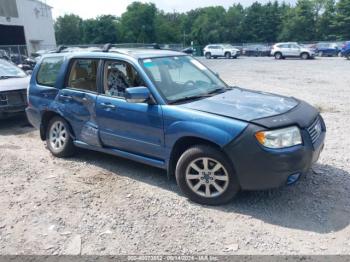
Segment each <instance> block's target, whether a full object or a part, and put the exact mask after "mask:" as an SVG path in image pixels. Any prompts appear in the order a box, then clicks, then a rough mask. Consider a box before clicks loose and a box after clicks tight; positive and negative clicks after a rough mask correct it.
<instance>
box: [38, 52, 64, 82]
mask: <svg viewBox="0 0 350 262" xmlns="http://www.w3.org/2000/svg"><path fill="white" fill-rule="evenodd" d="M62 63H63V57H61V56H60V57H48V58H44V59H43V61H42V62H41V65H40V69H39V72H38V76H37V82H38V84H40V85H44V86H52V87H53V86H55V83H56V79H57V76H58V73H59V71H60V69H61V65H62Z"/></svg>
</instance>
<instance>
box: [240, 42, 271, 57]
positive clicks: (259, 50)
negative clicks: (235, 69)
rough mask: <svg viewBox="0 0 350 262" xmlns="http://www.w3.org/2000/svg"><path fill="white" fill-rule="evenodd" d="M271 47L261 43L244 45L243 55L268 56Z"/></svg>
mask: <svg viewBox="0 0 350 262" xmlns="http://www.w3.org/2000/svg"><path fill="white" fill-rule="evenodd" d="M270 53H271V47H270V46H268V45H262V44H254V45H253V44H252V45H245V46H244V47H243V55H245V56H270Z"/></svg>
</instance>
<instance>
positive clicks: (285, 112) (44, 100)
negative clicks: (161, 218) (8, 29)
mask: <svg viewBox="0 0 350 262" xmlns="http://www.w3.org/2000/svg"><path fill="white" fill-rule="evenodd" d="M103 51H104V52H87V53H64V54H50V55H46V56H45V57H43V59H42V60H41V61H40V62H39V65H38V66H37V67H35V69H34V71H33V74H32V78H31V81H30V87H29V97H28V101H29V103H28V108H27V109H26V112H27V116H28V119H29V121H30V123H31V124H32V125H33V126H35V127H37V128H38V129H39V130H40V137H41V139H42V140H46V143H47V147H48V149H49V150H50V151H51V153H52V154H53V155H54V156H57V157H68V156H71V155H72V154H74V151H75V148H76V147H79V148H85V149H91V150H96V151H100V152H104V153H108V154H112V155H115V156H119V157H124V158H128V159H131V160H135V161H139V162H142V163H144V164H147V165H151V166H155V167H158V168H162V169H165V170H167V173H168V175H169V177H171V176H175V177H176V180H177V183H178V185H179V187H180V189H181V190H182V192H183V193H184V194H185V195H186V196H187V197H188V198H190V199H191V200H193V201H195V202H198V203H202V204H209V205H218V204H222V203H225V202H228V201H230V200H231V199H232V198H233V197H234V196H235V195H236V194H237V193H238V192H239V191H240V190H262V189H268V188H274V187H279V186H282V185H287V184H288V185H290V184H293V183H295V182H296V181H297V180H298V179H299V178H300V176H301V175H303V174H305V173H306V172H307V170H308V169H309V168H310V167H311V166H312V164H313V163H315V162H316V161H317V160H318V157H319V155H320V153H321V151H322V149H323V145H324V140H325V135H326V127H325V123H324V121H323V119H322V117H321V115H320V113H319V112H318V110H317V109H316V108H314V107H312V106H311V105H309V104H308V103H306V102H304V101H301V100H298V99H296V98H292V97H284V96H280V95H275V94H269V93H263V92H257V91H252V90H247V89H242V88H238V87H229V86H227V85H226V84H225V83H224V82H223V81H222V80H221V79H220V78H218V77H217V76H216V75H215V74H214V73H213V72H212V71H211V70H210V69H208V68H207V67H206V66H204V65H203V64H201V63H200V62H199V61H198V60H196V59H195V58H193V57H192V56H189V55H186V54H184V53H180V52H174V51H164V50H150V49H148V50H146V49H140V50H133V49H113V48H112V49H110V48H105V49H104V50H103Z"/></svg>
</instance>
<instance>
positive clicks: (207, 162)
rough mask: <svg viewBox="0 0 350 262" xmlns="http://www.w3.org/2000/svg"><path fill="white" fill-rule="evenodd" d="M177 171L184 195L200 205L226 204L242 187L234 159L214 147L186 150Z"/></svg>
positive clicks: (178, 182)
mask: <svg viewBox="0 0 350 262" xmlns="http://www.w3.org/2000/svg"><path fill="white" fill-rule="evenodd" d="M175 173H176V181H177V184H178V185H179V187H180V189H181V191H182V192H183V193H184V195H186V196H187V197H188V198H189V199H190V200H192V201H193V202H196V203H199V204H204V205H221V204H225V203H227V202H229V201H230V200H232V199H233V198H234V196H235V195H236V194H237V193H238V192H239V190H240V186H239V182H238V179H237V177H236V174H235V172H234V169H233V166H232V164H231V162H230V161H229V159H228V158H227V157H226V156H225V155H224V153H223V152H221V151H220V150H217V149H215V148H214V147H211V146H205V145H198V146H194V147H191V148H190V149H188V150H187V151H185V152H184V153H183V154H182V156H181V157H180V159H179V161H178V163H177V165H176V171H175Z"/></svg>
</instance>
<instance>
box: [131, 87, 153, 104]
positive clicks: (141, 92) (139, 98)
mask: <svg viewBox="0 0 350 262" xmlns="http://www.w3.org/2000/svg"><path fill="white" fill-rule="evenodd" d="M150 97H151V93H150V92H149V90H148V88H147V87H144V86H140V87H130V88H127V89H126V90H125V99H126V101H127V102H129V103H145V102H147V101H148V100H149V98H150Z"/></svg>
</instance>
